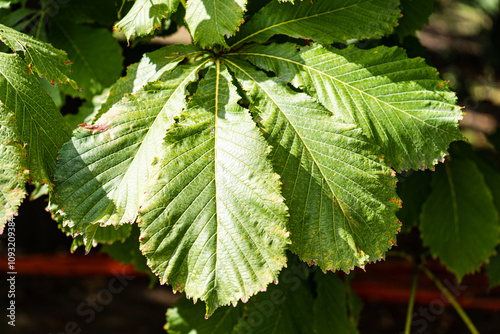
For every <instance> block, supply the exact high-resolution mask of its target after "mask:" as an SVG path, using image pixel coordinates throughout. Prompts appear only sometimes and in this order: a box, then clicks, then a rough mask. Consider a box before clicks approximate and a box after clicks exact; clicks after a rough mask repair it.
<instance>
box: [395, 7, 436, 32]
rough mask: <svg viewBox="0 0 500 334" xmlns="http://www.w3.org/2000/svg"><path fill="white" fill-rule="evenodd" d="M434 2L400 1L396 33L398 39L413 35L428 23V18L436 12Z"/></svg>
mask: <svg viewBox="0 0 500 334" xmlns="http://www.w3.org/2000/svg"><path fill="white" fill-rule="evenodd" d="M435 2H436V0H419V1H415V0H401V14H402V17H401V19H400V20H399V25H398V27H397V28H396V33H397V34H398V36H399V37H400V38H402V37H405V36H408V35H414V34H415V31H417V30H420V29H422V26H423V25H424V24H427V22H429V16H430V15H431V14H432V13H434V12H435V11H436V8H435V7H434V3H435Z"/></svg>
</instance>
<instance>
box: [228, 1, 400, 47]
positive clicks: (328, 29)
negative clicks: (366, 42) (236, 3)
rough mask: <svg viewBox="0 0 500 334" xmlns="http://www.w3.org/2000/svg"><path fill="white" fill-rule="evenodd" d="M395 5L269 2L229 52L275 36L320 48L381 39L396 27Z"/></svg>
mask: <svg viewBox="0 0 500 334" xmlns="http://www.w3.org/2000/svg"><path fill="white" fill-rule="evenodd" d="M398 4H399V1H398V0H350V1H346V0H314V1H297V2H295V4H293V3H279V2H278V1H270V2H269V4H268V5H266V6H265V7H264V8H262V9H261V10H260V11H259V12H258V13H257V14H255V15H254V16H253V17H252V18H251V19H250V20H249V21H248V23H247V24H245V25H244V26H243V27H242V29H241V32H240V33H239V34H238V35H237V36H236V37H235V40H232V41H231V43H230V44H231V48H234V47H236V46H238V45H241V44H242V43H248V42H257V43H264V42H266V41H267V40H268V39H269V38H271V37H272V36H273V35H277V34H283V35H287V36H291V37H294V38H306V39H312V40H313V41H316V42H319V43H323V44H332V43H333V42H346V41H347V40H349V39H353V38H358V39H364V38H378V37H382V36H383V35H385V34H387V33H390V32H391V31H392V29H393V27H394V26H395V25H396V23H397V19H398V17H399V8H398Z"/></svg>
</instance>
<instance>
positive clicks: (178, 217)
mask: <svg viewBox="0 0 500 334" xmlns="http://www.w3.org/2000/svg"><path fill="white" fill-rule="evenodd" d="M231 81H232V78H231V77H230V76H229V74H228V72H227V70H226V69H225V68H224V66H223V65H220V63H219V62H218V61H217V62H216V67H215V68H212V69H211V70H210V71H209V72H208V74H207V76H206V77H205V79H204V80H202V81H201V83H200V85H199V87H198V90H197V92H196V94H195V95H194V96H193V99H192V101H191V103H190V104H189V105H188V109H187V111H186V112H185V113H183V114H182V116H181V118H180V120H179V121H178V123H176V124H175V125H174V126H173V127H172V128H171V129H170V130H169V131H168V132H167V136H166V137H165V149H166V152H165V154H164V155H163V157H164V159H163V160H162V161H161V163H160V165H159V173H158V174H156V178H157V179H158V181H155V182H153V185H152V187H151V189H150V194H149V196H148V198H147V201H146V204H145V205H144V206H143V208H142V209H141V211H142V212H141V215H140V216H139V226H140V227H141V231H142V234H141V238H142V242H141V250H142V252H143V254H144V255H145V256H146V257H147V258H148V265H149V266H150V267H151V269H152V270H153V272H155V273H156V274H157V275H158V276H159V278H160V281H161V282H163V283H168V284H171V285H173V286H174V287H175V286H177V288H178V289H180V290H185V291H186V294H187V295H188V296H190V297H192V298H194V299H195V300H197V299H201V300H204V301H206V304H207V315H211V314H212V313H213V312H214V310H215V309H216V308H218V307H220V306H224V305H228V304H229V303H236V302H237V301H238V300H239V299H248V298H249V297H250V296H252V295H253V294H255V293H257V292H258V291H260V290H262V289H264V288H265V287H266V286H267V285H268V284H269V282H272V281H273V280H275V279H276V278H277V276H278V273H279V271H280V270H281V268H282V267H283V266H284V265H285V263H286V256H285V249H286V243H287V242H288V232H286V231H285V216H286V213H287V212H286V206H285V205H284V203H283V198H282V197H281V195H280V193H279V178H278V175H276V174H274V173H273V172H272V167H271V164H270V163H269V162H268V161H267V155H268V151H269V147H268V145H267V143H266V142H265V141H264V139H263V138H262V135H261V134H260V132H259V130H258V129H257V127H256V126H255V123H254V122H253V121H252V119H251V117H250V115H249V114H248V113H247V111H246V110H245V109H243V108H242V107H240V106H239V105H238V103H237V102H238V100H239V99H240V97H239V96H238V95H237V93H236V87H235V86H234V85H233V84H232V83H231Z"/></svg>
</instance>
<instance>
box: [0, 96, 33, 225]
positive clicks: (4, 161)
mask: <svg viewBox="0 0 500 334" xmlns="http://www.w3.org/2000/svg"><path fill="white" fill-rule="evenodd" d="M26 169H27V158H26V151H25V149H24V147H23V144H22V140H21V137H20V135H19V132H18V129H17V124H16V120H15V118H14V113H13V112H12V111H10V110H9V109H7V107H6V106H5V105H3V103H2V102H0V231H3V226H4V225H5V223H6V222H7V219H9V218H11V217H12V216H14V215H16V213H17V208H18V207H19V205H20V204H21V202H22V200H23V198H24V197H25V196H26V189H25V186H24V184H25V182H26V173H24V171H25V170H26ZM0 233H2V232H0Z"/></svg>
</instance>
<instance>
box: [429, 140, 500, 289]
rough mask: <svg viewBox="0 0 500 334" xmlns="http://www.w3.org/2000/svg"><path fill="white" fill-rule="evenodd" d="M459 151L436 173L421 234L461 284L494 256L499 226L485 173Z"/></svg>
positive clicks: (437, 169) (439, 166)
mask: <svg viewBox="0 0 500 334" xmlns="http://www.w3.org/2000/svg"><path fill="white" fill-rule="evenodd" d="M459 150H460V151H462V149H460V148H459V149H458V150H457V147H453V151H452V155H451V157H450V159H447V161H446V162H445V163H444V164H440V165H438V166H437V167H436V171H435V172H434V173H432V181H431V188H432V191H431V194H430V196H429V197H428V198H427V200H426V201H425V203H424V205H423V206H422V212H421V215H420V230H421V235H422V240H423V243H424V245H425V246H427V247H429V248H430V251H431V253H432V255H433V256H436V257H439V259H440V261H441V262H442V263H443V264H444V265H445V266H446V267H447V268H448V269H449V270H450V271H452V272H453V273H455V275H456V276H457V278H458V279H459V280H461V279H462V277H463V276H464V275H465V274H469V273H472V272H474V271H477V270H479V268H480V267H481V265H482V264H483V263H484V262H485V261H487V260H488V258H489V257H490V256H491V255H493V254H494V252H495V246H496V245H497V244H498V234H499V231H500V224H499V222H498V212H497V210H496V208H495V204H494V201H493V197H492V195H491V191H490V190H489V189H488V186H487V184H486V181H485V178H484V176H483V174H482V173H481V172H480V170H479V169H478V167H477V165H476V163H475V162H474V161H473V160H472V159H469V158H467V157H465V158H464V157H463V156H460V155H459V154H460V153H459V152H460V151H459ZM455 152H457V153H455ZM454 153H455V154H454Z"/></svg>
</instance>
